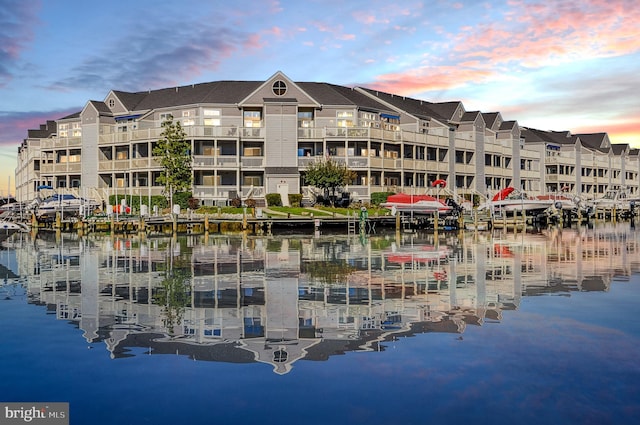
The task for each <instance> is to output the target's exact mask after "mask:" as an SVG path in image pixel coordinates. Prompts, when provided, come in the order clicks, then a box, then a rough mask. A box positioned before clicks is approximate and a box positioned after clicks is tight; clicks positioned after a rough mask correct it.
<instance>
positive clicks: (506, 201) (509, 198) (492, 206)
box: [478, 186, 556, 215]
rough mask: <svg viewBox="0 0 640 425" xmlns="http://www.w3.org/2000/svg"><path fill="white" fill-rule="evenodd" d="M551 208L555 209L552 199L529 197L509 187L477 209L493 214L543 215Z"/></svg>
mask: <svg viewBox="0 0 640 425" xmlns="http://www.w3.org/2000/svg"><path fill="white" fill-rule="evenodd" d="M551 207H556V205H555V201H554V200H553V199H538V198H536V197H529V196H527V194H526V193H525V192H522V191H519V190H516V189H515V188H513V187H511V186H509V187H506V188H504V189H502V190H500V191H498V192H497V193H496V194H495V195H494V196H493V198H491V200H490V201H487V202H485V203H484V204H482V205H480V207H479V208H478V209H479V210H486V209H488V210H490V211H491V212H494V213H495V212H507V213H520V214H522V213H524V214H526V215H536V214H543V213H545V212H546V211H547V210H548V209H549V208H551Z"/></svg>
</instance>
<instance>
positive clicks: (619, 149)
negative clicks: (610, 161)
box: [611, 143, 629, 156]
mask: <svg viewBox="0 0 640 425" xmlns="http://www.w3.org/2000/svg"><path fill="white" fill-rule="evenodd" d="M611 151H612V152H613V153H614V154H615V155H618V156H620V155H622V154H624V153H626V152H628V151H629V144H628V143H612V144H611Z"/></svg>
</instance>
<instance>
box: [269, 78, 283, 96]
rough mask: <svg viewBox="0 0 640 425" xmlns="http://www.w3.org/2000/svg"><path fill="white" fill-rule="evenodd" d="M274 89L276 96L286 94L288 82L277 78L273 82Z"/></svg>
mask: <svg viewBox="0 0 640 425" xmlns="http://www.w3.org/2000/svg"><path fill="white" fill-rule="evenodd" d="M272 90H273V94H275V95H276V96H284V95H285V93H286V92H287V84H286V83H285V82H284V81H282V80H277V81H276V82H274V83H273V87H272Z"/></svg>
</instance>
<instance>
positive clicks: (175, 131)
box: [153, 117, 193, 200]
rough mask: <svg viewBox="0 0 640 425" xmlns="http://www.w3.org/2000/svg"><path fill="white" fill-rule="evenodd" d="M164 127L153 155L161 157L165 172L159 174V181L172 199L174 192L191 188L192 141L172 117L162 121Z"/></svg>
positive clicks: (169, 198) (165, 192)
mask: <svg viewBox="0 0 640 425" xmlns="http://www.w3.org/2000/svg"><path fill="white" fill-rule="evenodd" d="M162 128H163V130H162V133H160V139H159V140H158V143H157V144H156V145H155V146H154V147H153V155H154V156H156V157H159V158H160V165H161V166H162V168H163V169H164V173H162V174H161V175H160V176H158V183H160V184H162V185H164V194H165V196H166V197H167V199H168V200H171V199H172V198H173V194H174V193H176V192H183V191H188V190H190V189H191V184H192V183H193V172H192V169H191V152H190V150H191V143H189V141H188V140H186V139H185V137H186V136H187V134H186V133H185V132H184V130H183V129H182V126H181V125H180V122H179V121H176V122H174V121H173V118H172V117H170V118H169V119H168V120H166V121H164V122H163V123H162Z"/></svg>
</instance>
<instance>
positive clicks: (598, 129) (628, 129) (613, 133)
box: [572, 117, 640, 147]
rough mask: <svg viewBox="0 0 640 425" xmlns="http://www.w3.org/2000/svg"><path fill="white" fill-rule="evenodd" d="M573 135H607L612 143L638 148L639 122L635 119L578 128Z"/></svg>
mask: <svg viewBox="0 0 640 425" xmlns="http://www.w3.org/2000/svg"><path fill="white" fill-rule="evenodd" d="M572 131H573V132H574V133H602V132H605V133H607V134H608V135H609V139H610V140H611V142H612V143H629V144H631V145H633V146H635V147H640V122H638V120H637V119H635V117H628V119H626V120H622V121H619V122H611V123H600V124H599V125H597V126H587V127H580V128H576V129H574V130H572Z"/></svg>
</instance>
